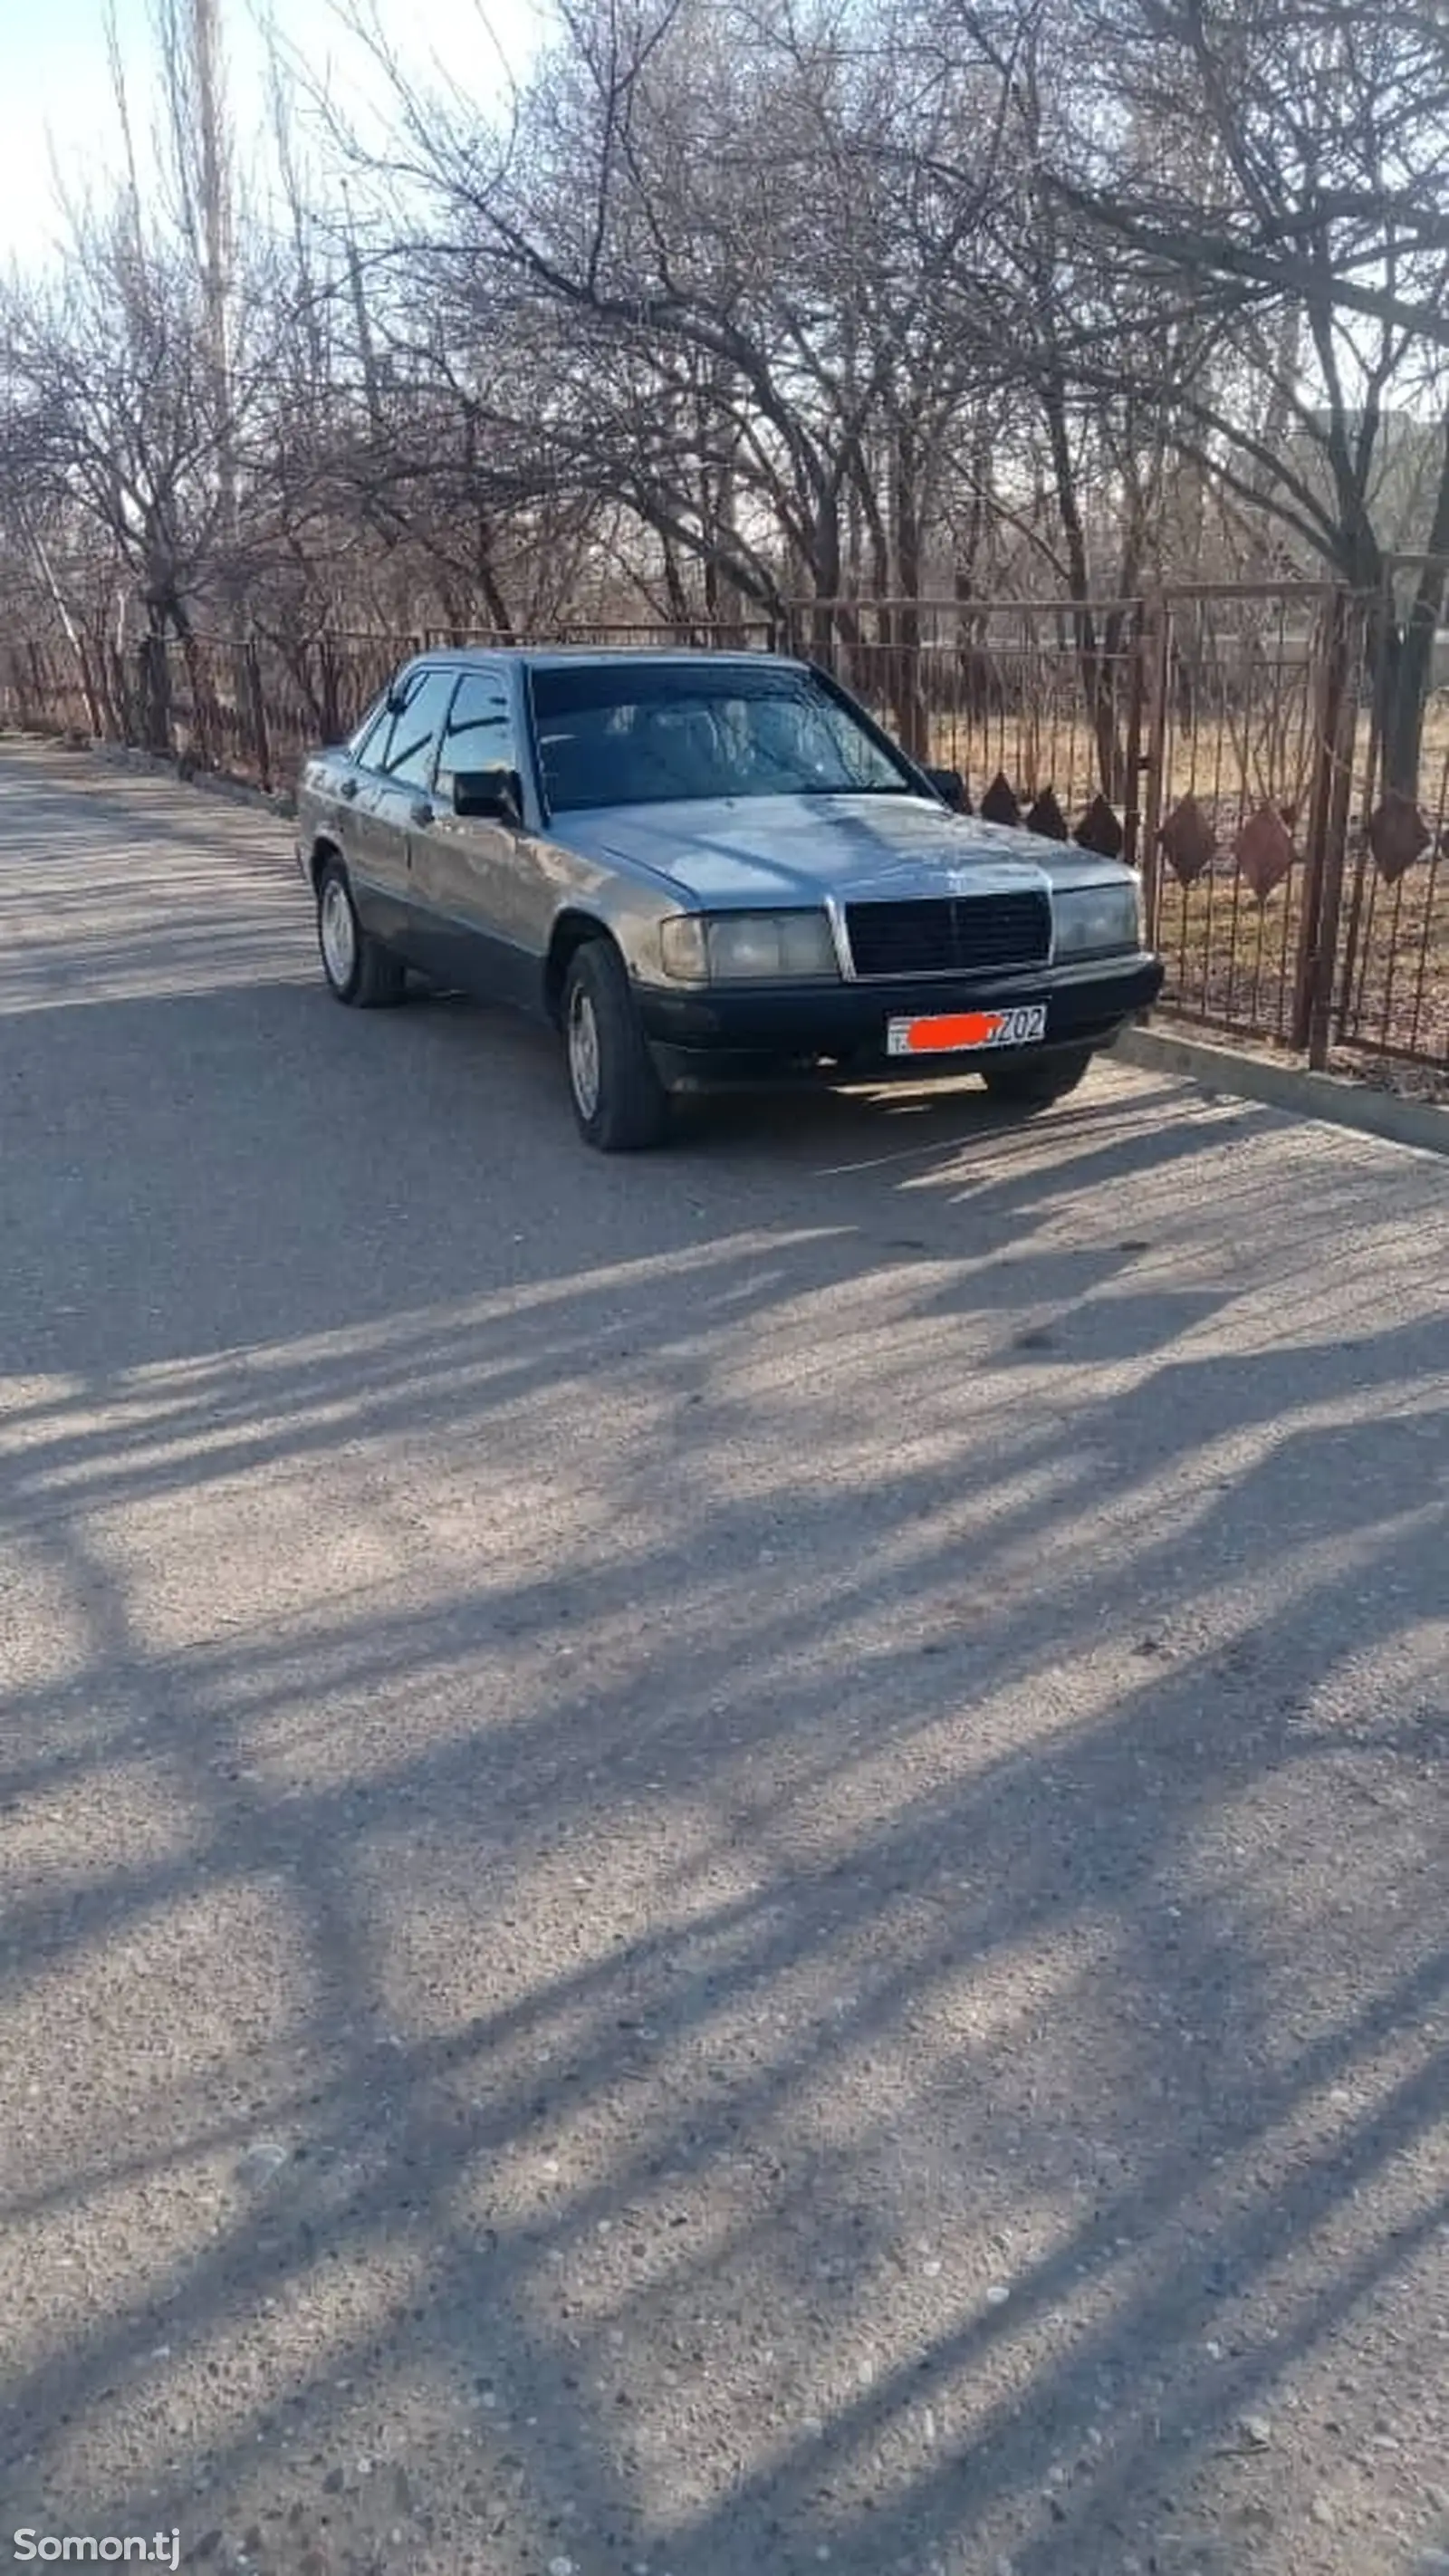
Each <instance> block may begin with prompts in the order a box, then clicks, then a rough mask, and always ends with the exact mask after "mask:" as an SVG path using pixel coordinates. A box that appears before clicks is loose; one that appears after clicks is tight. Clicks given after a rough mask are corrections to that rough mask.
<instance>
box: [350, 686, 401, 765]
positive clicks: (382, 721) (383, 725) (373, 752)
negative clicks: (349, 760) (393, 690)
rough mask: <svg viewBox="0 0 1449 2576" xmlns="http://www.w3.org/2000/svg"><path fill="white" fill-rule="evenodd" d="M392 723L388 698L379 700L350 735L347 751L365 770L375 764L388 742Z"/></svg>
mask: <svg viewBox="0 0 1449 2576" xmlns="http://www.w3.org/2000/svg"><path fill="white" fill-rule="evenodd" d="M391 721H392V719H391V717H390V716H389V714H388V708H387V700H386V698H379V699H378V701H377V704H376V705H375V706H371V707H369V708H368V710H367V713H366V715H365V716H364V717H363V719H362V722H361V724H360V725H359V726H358V727H357V729H356V731H355V733H350V734H349V735H348V737H347V749H348V751H349V752H350V753H351V755H352V757H353V759H354V760H355V761H358V762H360V763H361V766H362V767H363V768H364V769H368V768H370V767H371V766H372V764H373V763H374V762H375V760H376V758H377V755H378V752H379V750H380V749H381V747H382V745H383V743H384V742H385V741H386V740H387V728H388V726H389V724H390V723H391Z"/></svg>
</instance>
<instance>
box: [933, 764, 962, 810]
mask: <svg viewBox="0 0 1449 2576" xmlns="http://www.w3.org/2000/svg"><path fill="white" fill-rule="evenodd" d="M926 776H927V777H928V778H929V780H930V782H931V785H932V786H933V787H934V789H935V791H936V794H937V795H938V796H939V797H940V799H941V802H942V804H943V805H949V806H950V808H951V811H952V813H953V814H969V813H970V811H971V807H970V804H969V802H968V800H967V795H966V781H965V779H964V778H963V777H962V775H961V772H960V770H959V769H928V770H927V772H926Z"/></svg>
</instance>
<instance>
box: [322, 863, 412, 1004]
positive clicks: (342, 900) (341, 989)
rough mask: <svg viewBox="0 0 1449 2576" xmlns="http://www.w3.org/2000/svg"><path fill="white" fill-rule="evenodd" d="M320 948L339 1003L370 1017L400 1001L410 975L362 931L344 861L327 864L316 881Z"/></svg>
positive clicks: (332, 989)
mask: <svg viewBox="0 0 1449 2576" xmlns="http://www.w3.org/2000/svg"><path fill="white" fill-rule="evenodd" d="M317 945H318V947H319V949H320V950H321V952H322V972H323V974H324V975H325V976H326V978H327V988H328V991H329V992H331V993H333V994H335V995H336V998H337V1000H338V1001H339V1002H351V1003H352V1004H354V1005H355V1007H356V1008H357V1009H358V1010H360V1011H371V1010H377V1009H380V1008H381V1007H382V1006H383V1005H384V1004H386V1003H389V1002H400V1001H401V1000H402V997H403V986H404V983H405V982H406V969H405V968H404V967H403V966H402V965H400V963H399V961H398V960H397V958H396V957H389V955H388V953H387V950H386V949H385V948H380V947H379V946H378V943H377V941H376V940H375V939H371V938H369V936H368V934H367V932H366V931H365V930H364V929H363V927H362V923H361V921H360V920H359V919H358V914H357V906H356V904H355V903H354V902H353V900H352V888H351V886H350V885H349V884H348V882H347V870H346V869H345V868H344V866H343V864H342V861H341V860H340V859H329V860H328V861H327V864H326V866H325V867H324V868H323V870H322V874H321V876H320V877H319V878H318V881H317Z"/></svg>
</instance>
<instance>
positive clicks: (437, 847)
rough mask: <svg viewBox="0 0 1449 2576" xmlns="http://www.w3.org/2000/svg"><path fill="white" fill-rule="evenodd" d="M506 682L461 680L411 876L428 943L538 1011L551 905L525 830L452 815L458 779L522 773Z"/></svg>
mask: <svg viewBox="0 0 1449 2576" xmlns="http://www.w3.org/2000/svg"><path fill="white" fill-rule="evenodd" d="M520 766H521V763H520V753H519V742H518V731H517V725H516V721H515V717H514V712H513V700H512V694H511V691H510V687H509V675H508V672H507V670H506V668H505V667H504V666H503V665H502V664H500V663H492V662H488V663H475V664H473V665H471V666H470V667H469V668H468V669H466V670H465V671H464V672H463V673H462V674H461V676H460V677H459V679H458V683H457V687H456V689H455V691H454V693H453V699H452V703H451V705H450V707H449V709H448V713H447V718H446V721H445V723H444V726H443V736H442V742H441V744H440V746H439V751H438V767H437V780H436V785H435V789H434V793H433V797H432V800H431V801H432V808H433V811H432V819H431V821H430V822H429V823H428V825H427V827H426V829H425V830H424V831H423V832H421V833H420V835H419V836H418V837H417V838H416V840H415V842H414V848H413V869H414V876H415V878H416V880H417V885H418V891H419V895H420V898H421V900H422V901H423V902H424V904H425V905H426V906H427V909H428V911H429V912H430V913H431V914H432V916H433V928H432V932H431V935H432V936H434V937H437V938H440V939H441V940H442V941H443V943H444V944H445V946H446V948H447V951H448V954H449V956H450V957H451V959H452V961H453V962H452V967H451V971H452V972H453V974H455V975H456V977H457V979H458V981H459V982H460V983H464V984H467V985H469V986H471V987H472V989H473V990H474V991H476V992H481V993H484V994H487V995H490V996H493V997H496V998H497V999H499V1000H501V1001H509V1002H517V1003H522V1004H523V1005H524V1006H525V1007H532V1006H534V1005H536V1003H537V1001H538V999H539V996H540V993H541V990H542V963H543V956H544V951H545V949H546V947H547V944H548V920H549V913H548V900H547V892H546V888H545V887H544V885H543V882H542V878H541V873H540V867H539V854H538V849H537V845H536V842H535V840H534V838H533V836H532V835H531V834H530V833H528V832H527V831H525V830H524V828H523V826H522V824H521V822H520V824H519V826H518V827H517V828H516V829H515V828H514V827H513V826H512V825H511V824H508V823H501V822H495V821H493V820H491V819H488V818H485V817H483V816H480V815H473V814H469V815H460V814H455V813H454V811H453V780H454V777H455V776H456V775H457V774H458V773H460V772H462V771H467V770H479V769H507V770H511V771H512V772H513V773H514V774H515V776H517V775H518V773H519V770H520Z"/></svg>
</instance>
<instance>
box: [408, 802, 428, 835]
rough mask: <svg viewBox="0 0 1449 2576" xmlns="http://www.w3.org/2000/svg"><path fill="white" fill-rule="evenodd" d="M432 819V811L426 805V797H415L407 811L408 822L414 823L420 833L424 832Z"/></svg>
mask: <svg viewBox="0 0 1449 2576" xmlns="http://www.w3.org/2000/svg"><path fill="white" fill-rule="evenodd" d="M432 819H433V809H432V807H431V805H430V804H429V803H428V800H427V798H426V796H419V797H417V798H416V799H415V801H414V803H413V805H412V806H411V808H410V809H409V813H408V821H409V822H410V823H416V825H417V827H418V830H419V831H420V832H425V831H426V830H427V828H428V825H429V824H430V823H431V821H432Z"/></svg>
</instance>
